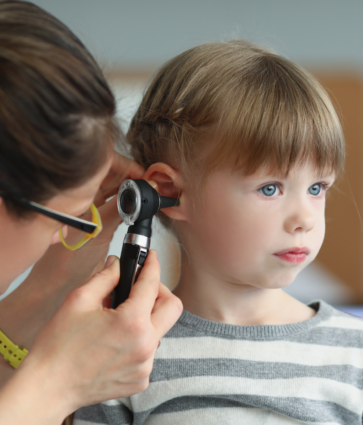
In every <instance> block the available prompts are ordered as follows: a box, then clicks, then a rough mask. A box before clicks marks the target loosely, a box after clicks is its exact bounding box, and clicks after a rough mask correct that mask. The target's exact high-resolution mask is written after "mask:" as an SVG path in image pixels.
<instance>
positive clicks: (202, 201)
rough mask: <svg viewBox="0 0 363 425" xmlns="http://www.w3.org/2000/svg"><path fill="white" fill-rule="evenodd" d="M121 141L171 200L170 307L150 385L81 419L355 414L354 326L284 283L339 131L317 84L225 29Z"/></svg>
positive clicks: (253, 420)
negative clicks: (176, 278) (175, 265)
mask: <svg viewBox="0 0 363 425" xmlns="http://www.w3.org/2000/svg"><path fill="white" fill-rule="evenodd" d="M128 141H129V143H130V145H131V152H132V154H133V156H134V158H135V159H136V161H137V162H139V163H140V164H141V165H142V166H144V167H145V168H146V169H147V172H146V174H145V176H144V178H146V179H150V180H155V181H157V182H158V184H159V191H160V193H161V194H162V195H165V196H174V197H179V198H180V206H178V207H173V208H169V209H167V210H164V213H161V214H160V216H159V217H160V219H161V220H162V222H163V223H164V224H165V226H167V227H168V228H169V229H170V230H172V231H173V232H174V233H175V234H176V236H177V238H178V240H179V242H180V245H181V277H180V282H179V284H178V286H177V288H176V289H175V291H174V292H175V294H176V295H177V296H179V297H180V299H181V300H182V302H183V304H184V309H185V310H184V312H183V314H182V317H181V318H180V320H179V321H178V323H177V324H176V325H175V326H174V328H172V330H171V331H170V332H169V333H168V334H167V335H166V337H165V338H164V339H163V340H162V341H161V346H160V348H159V349H158V350H157V353H156V358H155V361H154V370H153V373H152V375H151V378H150V386H149V387H148V388H147V390H145V391H144V392H143V393H141V394H138V395H135V396H132V397H130V398H127V399H119V400H110V401H109V402H106V403H103V404H100V405H96V406H91V407H88V408H85V409H83V410H81V411H79V412H78V413H77V415H76V418H77V419H76V421H75V423H76V424H77V425H81V424H96V423H97V424H100V423H101V424H112V425H116V424H131V423H132V424H135V425H136V424H137V425H139V424H158V425H164V424H173V425H175V424H198V425H199V424H208V425H210V424H219V425H220V424H233V425H235V424H245V425H247V424H251V425H252V424H253V425H256V424H269V425H273V424H279V425H280V424H301V423H307V424H310V423H311V424H315V425H317V424H329V425H333V424H347V425H354V424H362V411H363V391H362V388H363V384H362V382H363V349H362V347H363V322H362V321H361V320H360V319H358V318H354V317H352V316H349V315H347V314H345V313H342V312H339V311H337V310H336V309H334V308H333V307H331V306H329V305H327V304H326V303H324V302H323V301H318V302H314V303H312V304H310V305H304V304H302V303H300V302H298V301H297V300H295V299H293V298H292V297H290V296H289V295H287V294H286V293H285V292H284V291H283V288H284V287H286V286H287V285H289V284H290V283H292V282H293V280H294V279H295V277H296V275H297V274H298V273H299V272H300V271H301V270H302V269H303V268H304V267H306V266H307V265H308V264H309V263H311V262H312V261H313V260H314V258H315V257H316V255H317V254H318V252H319V249H320V247H321V244H322V242H323V239H324V231H325V220H324V208H325V195H326V192H327V190H328V189H329V188H330V187H331V185H332V184H333V182H334V179H335V178H336V176H337V174H338V172H339V171H340V170H341V168H342V166H343V161H344V141H343V135H342V131H341V127H340V124H339V120H338V118H337V115H336V113H335V111H334V108H333V106H332V104H331V101H330V99H329V97H328V96H327V94H326V93H325V91H324V90H323V89H322V87H321V86H320V85H319V83H318V82H317V81H316V80H315V79H314V78H313V77H312V76H311V75H309V74H308V73H307V72H305V71H304V70H302V69H301V68H299V67H298V66H296V65H294V64H293V63H291V62H290V61H288V60H286V59H284V58H281V57H279V56H278V55H276V54H274V53H271V52H269V51H266V50H264V49H262V48H260V47H258V46H255V45H253V44H250V43H247V42H244V41H241V40H237V41H230V42H226V43H214V44H206V45H202V46H199V47H196V48H193V49H191V50H188V51H187V52H185V53H183V54H181V55H179V56H178V57H176V58H174V59H173V60H171V61H170V62H169V63H167V64H166V65H165V66H164V67H163V68H162V69H161V71H160V72H159V74H158V75H157V76H156V78H155V79H154V81H153V82H152V84H151V86H150V88H149V89H148V91H147V93H146V94H145V96H144V99H143V101H142V103H141V105H140V107H139V109H138V111H137V113H136V115H135V117H134V119H133V121H132V123H131V127H130V130H129V133H128Z"/></svg>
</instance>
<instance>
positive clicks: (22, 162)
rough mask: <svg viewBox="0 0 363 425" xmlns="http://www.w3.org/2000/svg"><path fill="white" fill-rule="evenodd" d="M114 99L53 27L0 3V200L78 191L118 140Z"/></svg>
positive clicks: (77, 45)
mask: <svg viewBox="0 0 363 425" xmlns="http://www.w3.org/2000/svg"><path fill="white" fill-rule="evenodd" d="M115 112H116V105H115V99H114V96H113V94H112V92H111V90H110V88H109V86H108V84H107V82H106V80H105V78H104V76H103V74H102V71H101V70H100V68H99V66H98V65H97V63H96V62H95V60H94V58H93V57H92V55H91V54H90V53H89V52H88V50H87V49H86V48H85V46H84V45H83V44H82V43H81V41H80V40H79V39H78V38H77V37H76V36H75V35H74V34H73V33H72V32H71V31H70V30H69V29H68V28H67V27H66V26H65V25H63V24H62V23H61V22H60V21H58V20H57V19H56V18H54V17H53V16H51V15H50V14H49V13H47V12H45V11H44V10H42V9H40V8H39V7H37V6H35V5H33V4H31V3H28V2H22V1H0V193H1V192H3V193H5V194H7V195H8V196H10V198H8V197H7V196H5V197H4V200H5V204H6V207H7V209H8V210H9V212H11V213H14V214H16V215H17V216H24V215H26V211H25V210H24V209H23V207H21V206H20V205H17V203H16V202H13V201H12V200H11V197H15V198H16V197H22V198H26V199H28V200H31V201H35V202H44V201H47V200H49V199H51V198H52V197H53V196H55V195H56V194H57V193H59V192H61V191H63V190H66V189H70V188H74V187H77V186H80V185H81V184H82V183H84V182H85V181H87V180H88V179H89V178H91V177H92V176H93V175H94V174H95V173H96V172H97V171H98V170H99V169H100V168H101V167H102V165H103V164H104V163H105V162H106V159H107V157H108V154H109V151H110V147H112V146H113V142H114V141H115V139H116V137H117V136H118V134H119V129H118V126H117V123H116V118H115Z"/></svg>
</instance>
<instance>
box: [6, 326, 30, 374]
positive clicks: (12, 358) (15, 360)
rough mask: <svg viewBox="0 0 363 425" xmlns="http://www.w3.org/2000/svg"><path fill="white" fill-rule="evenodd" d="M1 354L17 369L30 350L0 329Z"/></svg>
mask: <svg viewBox="0 0 363 425" xmlns="http://www.w3.org/2000/svg"><path fill="white" fill-rule="evenodd" d="M0 354H2V355H3V356H4V359H5V361H7V362H8V363H10V365H11V366H12V367H14V368H15V369H16V368H17V367H18V366H19V365H20V362H21V361H22V360H23V358H24V357H25V356H26V355H27V354H28V350H27V349H26V348H23V347H19V346H18V345H15V344H14V343H13V342H12V341H10V339H9V338H8V337H7V336H6V335H5V334H4V333H3V332H1V331H0Z"/></svg>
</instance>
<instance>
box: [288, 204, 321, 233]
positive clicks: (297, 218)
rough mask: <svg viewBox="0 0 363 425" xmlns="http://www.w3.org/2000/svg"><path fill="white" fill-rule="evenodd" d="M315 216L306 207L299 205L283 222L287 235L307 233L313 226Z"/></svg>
mask: <svg viewBox="0 0 363 425" xmlns="http://www.w3.org/2000/svg"><path fill="white" fill-rule="evenodd" d="M315 221H316V218H315V214H314V213H313V211H312V210H311V209H309V208H308V207H307V206H303V205H299V208H295V209H294V210H293V211H292V212H291V214H289V215H288V217H287V219H286V220H285V230H286V231H287V232H288V233H295V232H309V231H310V230H311V229H313V228H314V226H315Z"/></svg>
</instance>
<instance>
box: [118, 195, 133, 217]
mask: <svg viewBox="0 0 363 425" xmlns="http://www.w3.org/2000/svg"><path fill="white" fill-rule="evenodd" d="M120 204H121V209H122V211H123V212H124V213H125V214H128V215H131V214H133V213H134V212H135V210H136V193H135V192H134V190H133V189H126V190H124V191H123V192H122V195H121V200H120Z"/></svg>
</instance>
